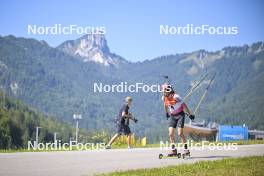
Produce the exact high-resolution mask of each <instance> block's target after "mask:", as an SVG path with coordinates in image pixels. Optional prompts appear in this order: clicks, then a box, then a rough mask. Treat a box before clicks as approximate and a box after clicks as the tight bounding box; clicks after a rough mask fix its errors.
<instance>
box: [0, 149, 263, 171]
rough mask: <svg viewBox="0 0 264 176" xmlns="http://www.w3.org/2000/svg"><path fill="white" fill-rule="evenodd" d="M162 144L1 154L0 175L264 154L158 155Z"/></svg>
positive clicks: (203, 152)
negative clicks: (165, 157) (135, 147)
mask: <svg viewBox="0 0 264 176" xmlns="http://www.w3.org/2000/svg"><path fill="white" fill-rule="evenodd" d="M167 152H168V151H161V150H160V148H141V149H139V148H138V149H113V150H100V151H64V152H23V153H1V154H0V176H80V175H93V174H95V173H104V172H111V171H116V170H129V169H137V168H152V167H163V166H168V165H177V164H182V163H193V162H197V161H201V160H216V159H222V158H229V157H241V156H254V155H262V156H263V155H264V144H263V145H262V144H261V145H241V146H238V149H237V150H235V151H232V150H227V151H226V150H209V149H208V148H206V149H205V150H199V151H198V150H193V151H191V157H190V158H189V159H187V160H185V159H175V158H174V159H172V158H168V159H161V160H160V159H158V154H159V153H167Z"/></svg>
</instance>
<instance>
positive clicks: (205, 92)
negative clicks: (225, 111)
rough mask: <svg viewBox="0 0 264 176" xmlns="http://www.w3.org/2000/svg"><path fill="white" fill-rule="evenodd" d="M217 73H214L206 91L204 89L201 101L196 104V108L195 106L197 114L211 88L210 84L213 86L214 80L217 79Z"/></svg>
mask: <svg viewBox="0 0 264 176" xmlns="http://www.w3.org/2000/svg"><path fill="white" fill-rule="evenodd" d="M215 75H216V73H215V74H214V76H213V77H212V79H211V80H210V82H209V84H208V86H207V87H206V89H205V91H204V93H203V95H202V97H201V99H200V101H199V103H198V104H197V106H196V108H195V110H194V114H196V112H197V110H198V108H199V107H200V105H201V103H202V101H203V100H204V98H205V96H206V94H207V92H208V90H209V88H210V86H211V84H212V82H213V80H214V79H215Z"/></svg>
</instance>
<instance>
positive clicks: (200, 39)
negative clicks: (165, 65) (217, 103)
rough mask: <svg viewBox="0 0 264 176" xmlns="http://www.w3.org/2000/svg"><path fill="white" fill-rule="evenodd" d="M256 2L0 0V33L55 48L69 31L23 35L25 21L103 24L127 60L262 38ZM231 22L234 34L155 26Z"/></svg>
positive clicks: (261, 6)
mask: <svg viewBox="0 0 264 176" xmlns="http://www.w3.org/2000/svg"><path fill="white" fill-rule="evenodd" d="M263 17H264V1H262V0H243V1H242V0H241V1H240V0H215V1H212V0H182V1H178V0H174V1H173V0H156V1H154V0H145V1H144V0H133V1H125V0H114V1H107V0H100V1H95V0H93V1H92V0H75V1H70V0H65V1H62V0H45V1H42V2H39V1H35V0H34V1H33V0H23V1H21V0H2V1H1V4H0V24H1V27H0V35H1V36H6V35H9V34H12V35H14V36H17V37H26V38H35V39H38V40H45V41H47V43H48V44H49V45H50V46H53V47H56V46H58V45H59V44H61V43H62V42H64V41H65V40H69V39H76V38H78V37H80V36H78V35H76V34H72V35H62V34H61V35H32V34H31V35H28V33H27V32H28V31H27V30H28V28H27V27H28V25H38V26H53V25H54V24H61V25H63V26H67V25H72V24H73V25H78V26H95V27H96V26H103V27H105V30H106V34H105V35H106V39H107V42H108V46H109V48H110V50H111V52H114V53H116V54H118V55H120V56H122V57H124V58H125V59H127V60H130V61H143V60H146V59H153V58H155V57H158V56H162V55H168V54H176V53H183V52H192V51H195V50H199V49H205V50H208V51H216V50H219V49H221V48H223V47H226V46H241V45H244V44H252V43H254V42H257V41H264V32H263V31H264V30H263V29H264V20H263ZM187 24H193V25H195V26H201V25H210V26H227V27H230V26H231V27H232V26H235V27H237V28H238V34H236V35H209V34H205V35H194V34H192V35H191V34H190V35H184V34H179V35H161V34H160V25H169V26H174V27H175V26H176V27H179V26H186V25H187Z"/></svg>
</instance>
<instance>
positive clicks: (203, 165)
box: [97, 156, 264, 176]
mask: <svg viewBox="0 0 264 176" xmlns="http://www.w3.org/2000/svg"><path fill="white" fill-rule="evenodd" d="M263 168H264V156H253V157H242V158H229V159H223V160H216V161H200V162H197V163H194V164H182V165H178V166H168V167H163V168H154V169H137V170H129V171H122V172H113V173H108V174H99V175H97V176H162V175H166V176H175V175H181V176H227V175H234V176H262V175H263Z"/></svg>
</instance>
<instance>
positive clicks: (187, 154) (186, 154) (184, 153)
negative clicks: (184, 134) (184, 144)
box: [182, 149, 191, 159]
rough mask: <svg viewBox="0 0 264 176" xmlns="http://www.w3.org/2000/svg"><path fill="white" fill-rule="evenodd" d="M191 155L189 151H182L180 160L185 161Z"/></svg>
mask: <svg viewBox="0 0 264 176" xmlns="http://www.w3.org/2000/svg"><path fill="white" fill-rule="evenodd" d="M190 156H191V153H190V150H189V149H184V151H183V154H182V158H183V159H187V157H190Z"/></svg>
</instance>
